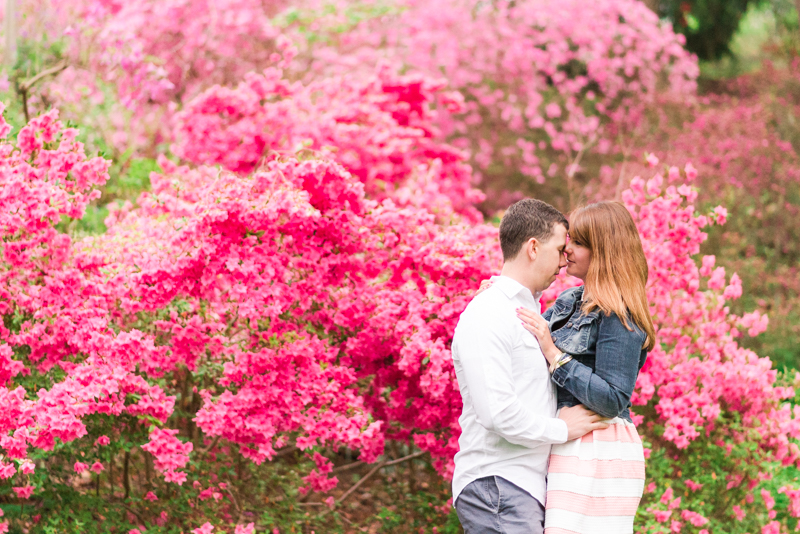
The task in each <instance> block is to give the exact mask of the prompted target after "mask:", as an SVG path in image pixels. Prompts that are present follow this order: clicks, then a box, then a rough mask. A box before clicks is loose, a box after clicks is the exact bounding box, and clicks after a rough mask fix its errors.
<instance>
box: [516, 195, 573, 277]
mask: <svg viewBox="0 0 800 534" xmlns="http://www.w3.org/2000/svg"><path fill="white" fill-rule="evenodd" d="M556 224H563V225H564V228H566V229H567V230H569V223H568V222H567V218H566V217H564V214H563V213H561V212H560V211H558V210H557V209H555V208H554V207H553V206H551V205H550V204H548V203H547V202H542V201H541V200H536V199H533V198H524V199H522V200H520V201H519V202H515V203H514V204H512V205H511V206H510V207H509V208H508V210H507V211H506V213H505V214H504V215H503V220H502V221H500V248H501V249H503V261H509V260H513V259H514V258H516V257H517V254H519V251H520V249H522V245H524V244H525V243H526V242H527V241H528V240H529V239H530V238H532V237H535V238H536V239H537V240H538V241H539V242H542V243H544V242H546V241H547V240H549V239H550V238H551V237H553V233H554V232H555V226H556Z"/></svg>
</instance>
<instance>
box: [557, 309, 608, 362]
mask: <svg viewBox="0 0 800 534" xmlns="http://www.w3.org/2000/svg"><path fill="white" fill-rule="evenodd" d="M578 313H579V312H576V314H578ZM599 316H600V314H599V312H597V313H595V312H592V313H587V314H583V313H581V314H580V315H579V316H578V317H574V316H573V318H571V319H570V320H569V321H568V322H567V324H565V325H564V326H563V327H562V328H561V329H559V330H557V331H556V332H555V333H554V336H553V341H554V342H555V344H556V346H557V347H558V348H559V349H561V350H562V351H564V352H566V353H568V354H572V355H580V354H586V353H587V352H589V348H590V347H592V346H594V344H595V342H596V341H597V323H598V319H599Z"/></svg>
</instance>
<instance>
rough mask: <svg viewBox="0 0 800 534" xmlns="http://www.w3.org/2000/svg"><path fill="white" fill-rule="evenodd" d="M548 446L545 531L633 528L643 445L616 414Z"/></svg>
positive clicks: (601, 533)
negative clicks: (606, 423) (570, 438)
mask: <svg viewBox="0 0 800 534" xmlns="http://www.w3.org/2000/svg"><path fill="white" fill-rule="evenodd" d="M610 423H611V425H610V426H609V427H608V428H606V429H604V430H595V431H594V432H592V433H591V434H586V435H585V436H583V437H582V438H580V439H576V440H573V441H568V442H567V443H563V444H561V445H554V446H553V448H552V450H551V452H550V467H549V469H548V473H547V501H546V503H545V523H544V525H545V528H544V532H545V534H589V533H591V534H632V533H633V519H634V517H635V516H636V509H637V508H638V507H639V501H640V500H641V498H642V492H643V491H644V448H643V447H642V440H641V439H640V438H639V434H638V433H637V432H636V426H635V425H634V424H633V423H631V422H628V421H626V420H624V419H621V418H619V417H615V418H614V419H612V420H611V421H610Z"/></svg>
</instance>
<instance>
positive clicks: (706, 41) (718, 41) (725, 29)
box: [658, 0, 753, 60]
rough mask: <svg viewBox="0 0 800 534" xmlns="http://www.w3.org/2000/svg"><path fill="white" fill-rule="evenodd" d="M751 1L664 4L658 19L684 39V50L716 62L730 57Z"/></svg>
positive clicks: (693, 0)
mask: <svg viewBox="0 0 800 534" xmlns="http://www.w3.org/2000/svg"><path fill="white" fill-rule="evenodd" d="M752 1H753V0H665V1H662V2H660V3H659V9H658V11H659V15H661V16H663V17H667V18H668V19H669V20H671V21H672V23H673V26H674V28H675V30H676V31H677V32H679V33H682V34H683V35H684V36H686V48H688V49H689V50H690V51H692V52H694V53H695V54H697V56H698V57H699V58H700V59H706V60H709V59H719V58H721V57H722V56H724V55H726V54H729V53H730V42H731V39H732V38H733V35H734V33H736V30H737V29H738V28H739V21H740V20H741V19H742V17H743V16H744V14H745V12H746V11H747V7H748V5H750V4H751V3H752Z"/></svg>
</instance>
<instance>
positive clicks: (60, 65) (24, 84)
mask: <svg viewBox="0 0 800 534" xmlns="http://www.w3.org/2000/svg"><path fill="white" fill-rule="evenodd" d="M66 68H67V62H66V61H62V62H61V63H58V64H57V65H55V66H53V67H50V68H49V69H45V70H43V71H42V72H40V73H39V74H37V75H36V76H34V77H33V78H31V79H30V80H26V81H24V82H22V83H21V84H19V89H20V91H24V92H28V91H30V89H31V87H33V86H34V85H35V84H36V83H37V82H38V81H39V80H41V79H42V78H45V77H47V76H50V75H51V74H58V73H59V72H61V71H62V70H64V69H66Z"/></svg>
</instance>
